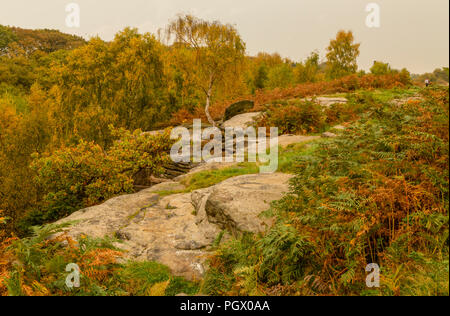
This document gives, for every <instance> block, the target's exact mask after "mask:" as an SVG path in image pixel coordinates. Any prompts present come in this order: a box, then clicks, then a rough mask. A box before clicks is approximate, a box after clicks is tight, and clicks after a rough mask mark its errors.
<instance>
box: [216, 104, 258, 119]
mask: <svg viewBox="0 0 450 316" xmlns="http://www.w3.org/2000/svg"><path fill="white" fill-rule="evenodd" d="M254 105H255V103H254V102H253V101H250V100H244V101H239V102H236V103H233V104H231V105H230V106H229V107H228V108H227V109H226V110H225V115H224V117H223V120H224V121H227V120H229V119H230V118H232V117H233V116H236V115H238V114H242V113H245V112H248V111H250V110H251V109H252V108H253V107H254Z"/></svg>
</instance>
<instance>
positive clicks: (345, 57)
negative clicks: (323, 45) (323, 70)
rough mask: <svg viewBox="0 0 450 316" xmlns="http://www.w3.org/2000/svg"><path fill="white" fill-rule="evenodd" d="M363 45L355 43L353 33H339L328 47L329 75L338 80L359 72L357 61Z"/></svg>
mask: <svg viewBox="0 0 450 316" xmlns="http://www.w3.org/2000/svg"><path fill="white" fill-rule="evenodd" d="M360 45H361V44H359V43H354V37H353V33H352V31H348V32H345V31H339V32H338V33H337V35H336V39H333V40H331V41H330V45H329V46H328V47H327V51H328V53H327V66H328V68H327V75H328V77H329V78H330V79H336V78H340V77H343V76H345V75H348V74H352V73H355V72H356V71H357V70H358V64H357V62H356V59H357V58H358V56H359V53H360V52H359V47H360Z"/></svg>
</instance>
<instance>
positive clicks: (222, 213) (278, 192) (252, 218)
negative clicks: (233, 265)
mask: <svg viewBox="0 0 450 316" xmlns="http://www.w3.org/2000/svg"><path fill="white" fill-rule="evenodd" d="M291 177H292V176H291V175H287V174H283V173H273V174H252V175H243V176H239V177H234V178H231V179H228V180H225V181H223V182H221V183H219V184H217V185H215V186H213V187H211V188H208V189H203V190H199V191H196V192H193V193H192V200H193V201H195V202H194V203H193V204H194V206H195V209H196V211H197V222H198V223H205V224H209V225H211V224H213V225H215V226H216V227H218V228H220V229H226V230H228V231H230V232H232V233H234V234H236V233H240V232H245V231H247V232H262V231H264V230H265V229H266V227H267V226H270V225H271V224H272V221H271V219H263V218H260V217H259V215H260V214H261V212H263V211H266V210H267V209H269V207H270V203H271V202H272V201H274V200H278V199H280V198H281V197H282V196H283V194H284V193H285V192H287V191H288V182H289V179H290V178H291Z"/></svg>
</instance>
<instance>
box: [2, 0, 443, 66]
mask: <svg viewBox="0 0 450 316" xmlns="http://www.w3.org/2000/svg"><path fill="white" fill-rule="evenodd" d="M70 2H75V3H78V4H79V6H80V10H81V12H80V17H81V20H80V21H81V24H80V28H68V27H67V26H66V25H65V20H66V16H67V14H68V13H66V12H65V8H66V5H67V4H68V3H70ZM370 2H375V3H377V4H379V6H380V8H381V12H380V17H381V26H380V28H368V27H367V26H366V17H367V15H368V14H369V13H367V12H366V11H365V8H366V5H367V4H368V3H370ZM448 10H449V0H377V1H373V0H127V1H124V0H95V1H94V0H39V1H33V0H0V24H3V25H11V26H19V27H23V28H52V29H59V30H61V31H63V32H67V33H73V34H78V35H82V36H83V37H86V38H89V37H90V36H93V35H99V36H100V37H101V38H103V39H105V40H111V39H112V38H113V37H114V34H115V33H116V32H117V31H119V30H121V29H123V28H124V27H126V26H132V27H137V28H139V30H140V31H142V32H155V31H156V30H157V29H158V28H161V27H164V26H165V25H166V24H167V23H168V22H169V21H170V20H171V19H172V18H173V17H175V16H176V14H177V13H192V14H195V15H197V16H199V17H201V18H204V19H210V20H216V19H217V20H220V21H221V22H226V23H231V24H233V25H235V26H236V27H237V29H238V30H239V32H240V34H241V35H242V37H243V39H244V40H245V42H246V43H247V51H248V53H249V54H252V55H254V54H256V53H257V52H259V51H266V52H270V53H272V52H278V53H280V54H281V55H282V56H284V57H289V58H291V59H294V60H301V59H304V58H305V57H307V56H308V55H309V54H310V52H311V51H313V50H318V51H319V52H320V54H321V57H322V58H323V57H324V53H325V47H326V46H327V44H328V43H329V40H330V39H331V38H333V37H334V36H335V35H336V32H337V31H338V30H339V29H345V30H352V31H353V32H354V34H355V38H356V40H357V41H358V42H361V56H360V58H359V65H360V67H361V68H363V69H368V68H370V66H371V64H372V63H373V61H374V60H382V61H387V62H390V63H391V65H392V66H393V67H394V68H403V67H406V68H408V69H409V70H410V71H412V72H414V73H422V72H426V71H432V70H434V69H435V68H437V67H442V66H448V59H449V15H448Z"/></svg>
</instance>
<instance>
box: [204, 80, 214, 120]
mask: <svg viewBox="0 0 450 316" xmlns="http://www.w3.org/2000/svg"><path fill="white" fill-rule="evenodd" d="M211 94H212V82H210V84H209V88H208V92H207V93H206V105H205V114H206V117H207V118H208V122H209V123H210V124H211V125H212V126H214V127H216V122H214V120H213V118H212V117H211V114H209V106H210V105H211Z"/></svg>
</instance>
